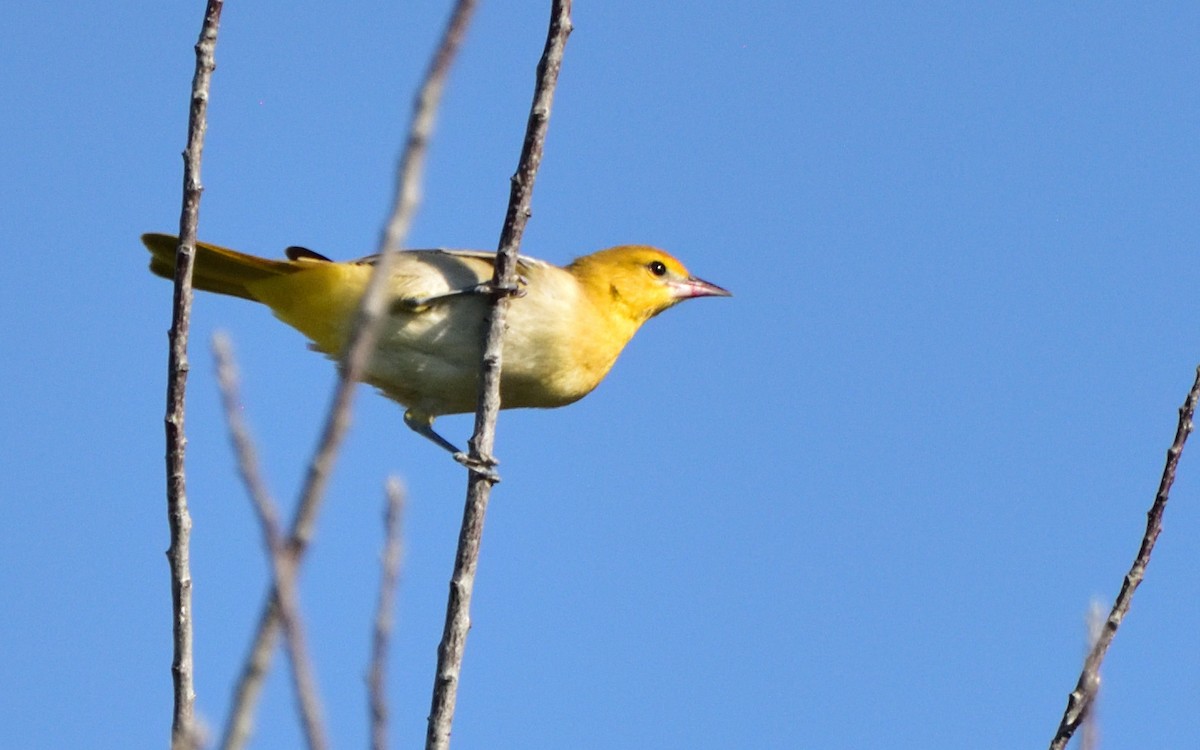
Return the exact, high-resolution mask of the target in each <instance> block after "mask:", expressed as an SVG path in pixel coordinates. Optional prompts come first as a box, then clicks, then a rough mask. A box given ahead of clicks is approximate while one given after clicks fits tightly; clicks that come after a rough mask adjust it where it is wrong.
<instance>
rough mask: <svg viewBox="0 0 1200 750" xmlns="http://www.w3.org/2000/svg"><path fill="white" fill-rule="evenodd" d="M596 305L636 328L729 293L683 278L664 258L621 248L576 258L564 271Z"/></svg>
mask: <svg viewBox="0 0 1200 750" xmlns="http://www.w3.org/2000/svg"><path fill="white" fill-rule="evenodd" d="M567 270H568V271H570V272H571V273H572V274H573V275H574V276H575V278H577V279H578V280H579V282H580V284H582V285H583V287H584V288H585V289H586V290H587V291H588V294H589V295H590V296H591V297H592V299H593V300H594V301H595V302H596V303H597V304H599V305H601V306H605V307H610V308H611V309H614V310H619V311H620V312H621V314H622V315H624V316H625V317H627V318H628V319H630V320H631V321H632V322H634V323H635V324H637V325H641V324H642V323H644V322H645V321H647V320H649V319H650V318H652V317H654V316H655V315H658V314H659V313H660V312H662V311H663V310H666V309H667V308H669V307H671V306H673V305H676V304H678V303H679V302H682V301H683V300H685V299H690V298H692V297H729V296H731V295H730V293H729V292H728V291H726V290H725V289H722V288H721V287H719V286H717V285H716V284H710V283H709V282H707V281H704V280H703V279H699V278H696V277H695V276H693V275H691V274H690V273H688V270H687V269H686V268H684V266H683V264H682V263H680V262H679V261H678V260H676V259H675V258H673V257H672V256H671V255H670V254H669V253H667V252H664V251H663V250H659V249H658V248H654V247H647V246H645V245H621V246H618V247H610V248H608V249H607V250H601V251H599V252H596V253H592V254H591V255H585V256H583V257H582V258H578V259H576V260H575V262H573V263H572V264H571V265H570V266H568V267H567Z"/></svg>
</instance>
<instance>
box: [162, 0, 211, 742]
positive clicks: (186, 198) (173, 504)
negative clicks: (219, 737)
mask: <svg viewBox="0 0 1200 750" xmlns="http://www.w3.org/2000/svg"><path fill="white" fill-rule="evenodd" d="M222 7H223V6H222V0H208V4H207V5H206V7H205V9H204V22H203V23H202V24H201V26H200V37H199V39H198V41H197V42H196V69H195V72H194V73H193V75H192V95H191V104H190V107H189V110H188V138H187V146H186V147H185V148H184V151H183V205H182V208H181V210H180V215H179V245H178V248H177V249H176V252H175V256H176V258H175V292H174V297H173V300H172V305H171V333H170V354H169V355H168V362H167V412H166V417H165V419H164V423H165V428H166V442H167V467H166V468H167V523H168V525H169V526H170V535H171V543H170V546H169V547H168V548H167V560H168V562H169V564H170V568H171V606H172V610H171V611H172V621H173V625H172V630H173V640H174V653H173V655H172V659H171V681H172V686H173V688H174V695H175V701H174V710H173V713H172V718H171V747H172V748H174V749H176V750H182V749H183V748H193V747H198V746H199V745H200V737H199V729H198V728H197V724H196V689H195V681H194V675H193V657H192V573H191V559H190V558H191V533H192V516H191V514H190V513H189V512H188V503H187V481H186V472H185V469H184V456H185V452H186V449H187V437H186V434H185V432H184V412H185V408H184V406H185V400H186V394H187V376H188V369H189V367H190V366H189V364H188V356H187V344H188V331H189V329H190V327H191V309H192V265H193V262H194V260H195V257H196V233H197V227H198V225H199V223H200V194H201V193H202V192H203V190H204V188H203V186H202V184H201V182H200V161H201V155H202V154H203V152H204V134H205V131H206V130H207V129H208V120H207V114H208V93H209V88H210V85H211V83H212V73H213V70H214V69H215V68H216V60H215V57H214V53H215V51H216V46H217V29H218V27H219V26H220V22H221V9H222Z"/></svg>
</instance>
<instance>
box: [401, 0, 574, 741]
mask: <svg viewBox="0 0 1200 750" xmlns="http://www.w3.org/2000/svg"><path fill="white" fill-rule="evenodd" d="M570 33H571V0H554V2H553V3H552V7H551V10H550V28H549V31H548V33H547V36H546V47H545V50H544V51H543V52H542V58H541V60H540V61H539V62H538V67H537V85H536V87H535V89H534V96H533V105H532V107H531V108H530V112H529V122H528V123H527V125H526V129H525V142H524V144H523V145H522V147H521V158H520V161H519V162H518V164H517V171H516V173H515V174H514V175H513V177H512V188H511V191H510V193H509V202H508V212H507V214H506V216H505V219H504V228H503V229H502V230H501V233H500V243H499V248H498V250H497V253H496V265H495V272H494V274H493V277H492V285H493V289H494V290H495V295H494V297H493V300H492V307H491V312H490V314H489V316H488V326H487V334H486V335H487V337H486V339H485V341H484V350H483V358H482V363H481V366H480V367H481V376H480V384H479V406H478V408H477V410H476V414H475V432H474V434H473V435H472V437H471V441H470V447H471V458H472V460H473V462H474V463H475V464H476V465H478V466H489V465H494V464H495V461H494V459H493V458H492V449H493V447H494V445H495V428H496V415H497V414H498V413H499V410H500V367H501V341H502V336H503V333H504V319H505V313H506V311H507V307H508V296H509V294H510V293H511V290H512V289H514V288H515V283H516V266H517V254H518V251H519V248H520V244H521V236H522V234H523V233H524V231H525V224H526V222H527V221H528V220H529V216H530V214H531V213H532V211H531V208H530V204H531V200H532V197H533V183H534V178H535V177H536V176H537V170H538V166H539V165H540V164H541V161H542V150H543V146H544V145H545V141H546V130H547V127H548V125H549V121H550V108H551V104H552V103H553V101H554V87H555V85H556V84H557V82H558V72H559V69H560V68H561V67H562V58H563V50H564V48H565V47H566V43H567V36H568V35H569V34H570ZM495 481H497V480H496V477H495V475H493V474H490V473H488V472H482V471H476V470H472V471H471V472H470V475H469V477H468V480H467V500H466V506H465V508H464V509H463V521H462V530H461V531H460V533H459V537H458V550H457V553H456V554H455V558H454V574H453V576H452V577H451V580H450V596H449V600H448V602H447V605H446V624H445V628H444V629H443V631H442V640H441V643H440V644H438V663H437V674H436V675H435V678H434V683H433V701H432V706H431V708H430V712H429V725H428V728H427V730H426V734H425V747H426V750H435V749H436V750H446V748H449V746H450V728H451V725H452V723H453V721H454V706H455V702H456V700H457V698H458V683H459V677H460V675H461V671H462V660H463V651H464V649H465V648H466V642H467V630H468V629H469V628H470V610H471V593H472V591H473V589H474V587H475V570H476V567H477V566H478V563H479V547H480V544H481V542H482V539H483V520H484V515H485V514H486V512H487V504H488V499H489V498H490V496H491V490H492V485H493V484H494V483H495Z"/></svg>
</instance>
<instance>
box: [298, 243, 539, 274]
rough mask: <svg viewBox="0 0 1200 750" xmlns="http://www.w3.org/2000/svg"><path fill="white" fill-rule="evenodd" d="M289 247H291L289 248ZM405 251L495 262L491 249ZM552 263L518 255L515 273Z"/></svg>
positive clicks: (374, 258)
mask: <svg viewBox="0 0 1200 750" xmlns="http://www.w3.org/2000/svg"><path fill="white" fill-rule="evenodd" d="M289 249H291V248H289ZM307 252H309V253H312V255H317V254H316V253H313V252H312V251H311V250H309V251H307ZM407 253H413V254H417V255H424V256H426V257H428V256H431V255H444V256H449V257H451V258H471V259H474V260H479V261H483V262H484V263H487V264H488V266H492V265H494V264H495V262H496V253H495V252H494V251H492V250H457V249H455V250H452V249H449V248H444V247H434V248H426V249H421V250H404V251H402V252H401V255H404V254H407ZM318 257H323V256H318ZM378 261H379V255H378V254H375V255H368V256H366V257H365V258H359V259H358V260H355V261H351V262H353V263H358V264H362V265H374V264H375V263H377V262H378ZM553 265H554V264H553V263H547V262H546V261H544V260H538V259H537V258H531V257H530V256H528V255H518V256H517V273H524V272H526V271H528V270H529V269H532V268H545V267H546V266H553Z"/></svg>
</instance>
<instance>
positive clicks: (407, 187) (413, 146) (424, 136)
mask: <svg viewBox="0 0 1200 750" xmlns="http://www.w3.org/2000/svg"><path fill="white" fill-rule="evenodd" d="M474 12H475V0H458V2H457V3H455V5H454V11H453V12H452V13H451V14H450V21H449V22H448V23H447V24H446V29H445V31H443V32H442V41H441V43H440V44H439V45H438V49H437V52H435V53H434V55H433V59H432V60H430V61H429V68H428V69H427V70H426V71H425V81H424V83H423V84H421V88H420V90H419V91H417V95H416V97H415V98H414V99H413V114H412V122H411V123H409V128H408V141H407V142H406V143H405V145H404V153H403V154H402V155H401V156H400V166H399V168H398V169H397V170H396V196H395V201H394V203H393V205H392V218H391V219H390V220H389V221H388V223H387V227H385V228H384V232H383V238H382V239H381V240H380V248H381V250H383V251H390V252H399V251H400V250H402V249H404V238H405V237H406V236H407V235H408V229H409V227H410V226H411V225H412V220H413V216H414V215H416V213H417V208H418V207H419V206H420V204H421V180H422V178H423V175H424V171H425V150H426V147H427V146H428V144H429V136H430V135H431V134H432V133H433V126H434V123H435V122H436V121H437V109H438V105H440V104H441V101H442V90H443V89H444V88H445V86H446V77H447V76H448V75H449V73H450V65H451V63H453V62H454V58H455V56H456V55H457V54H458V48H459V47H460V46H462V40H463V37H465V36H466V34H467V25H468V23H469V22H470V20H471V15H472V14H473V13H474Z"/></svg>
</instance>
